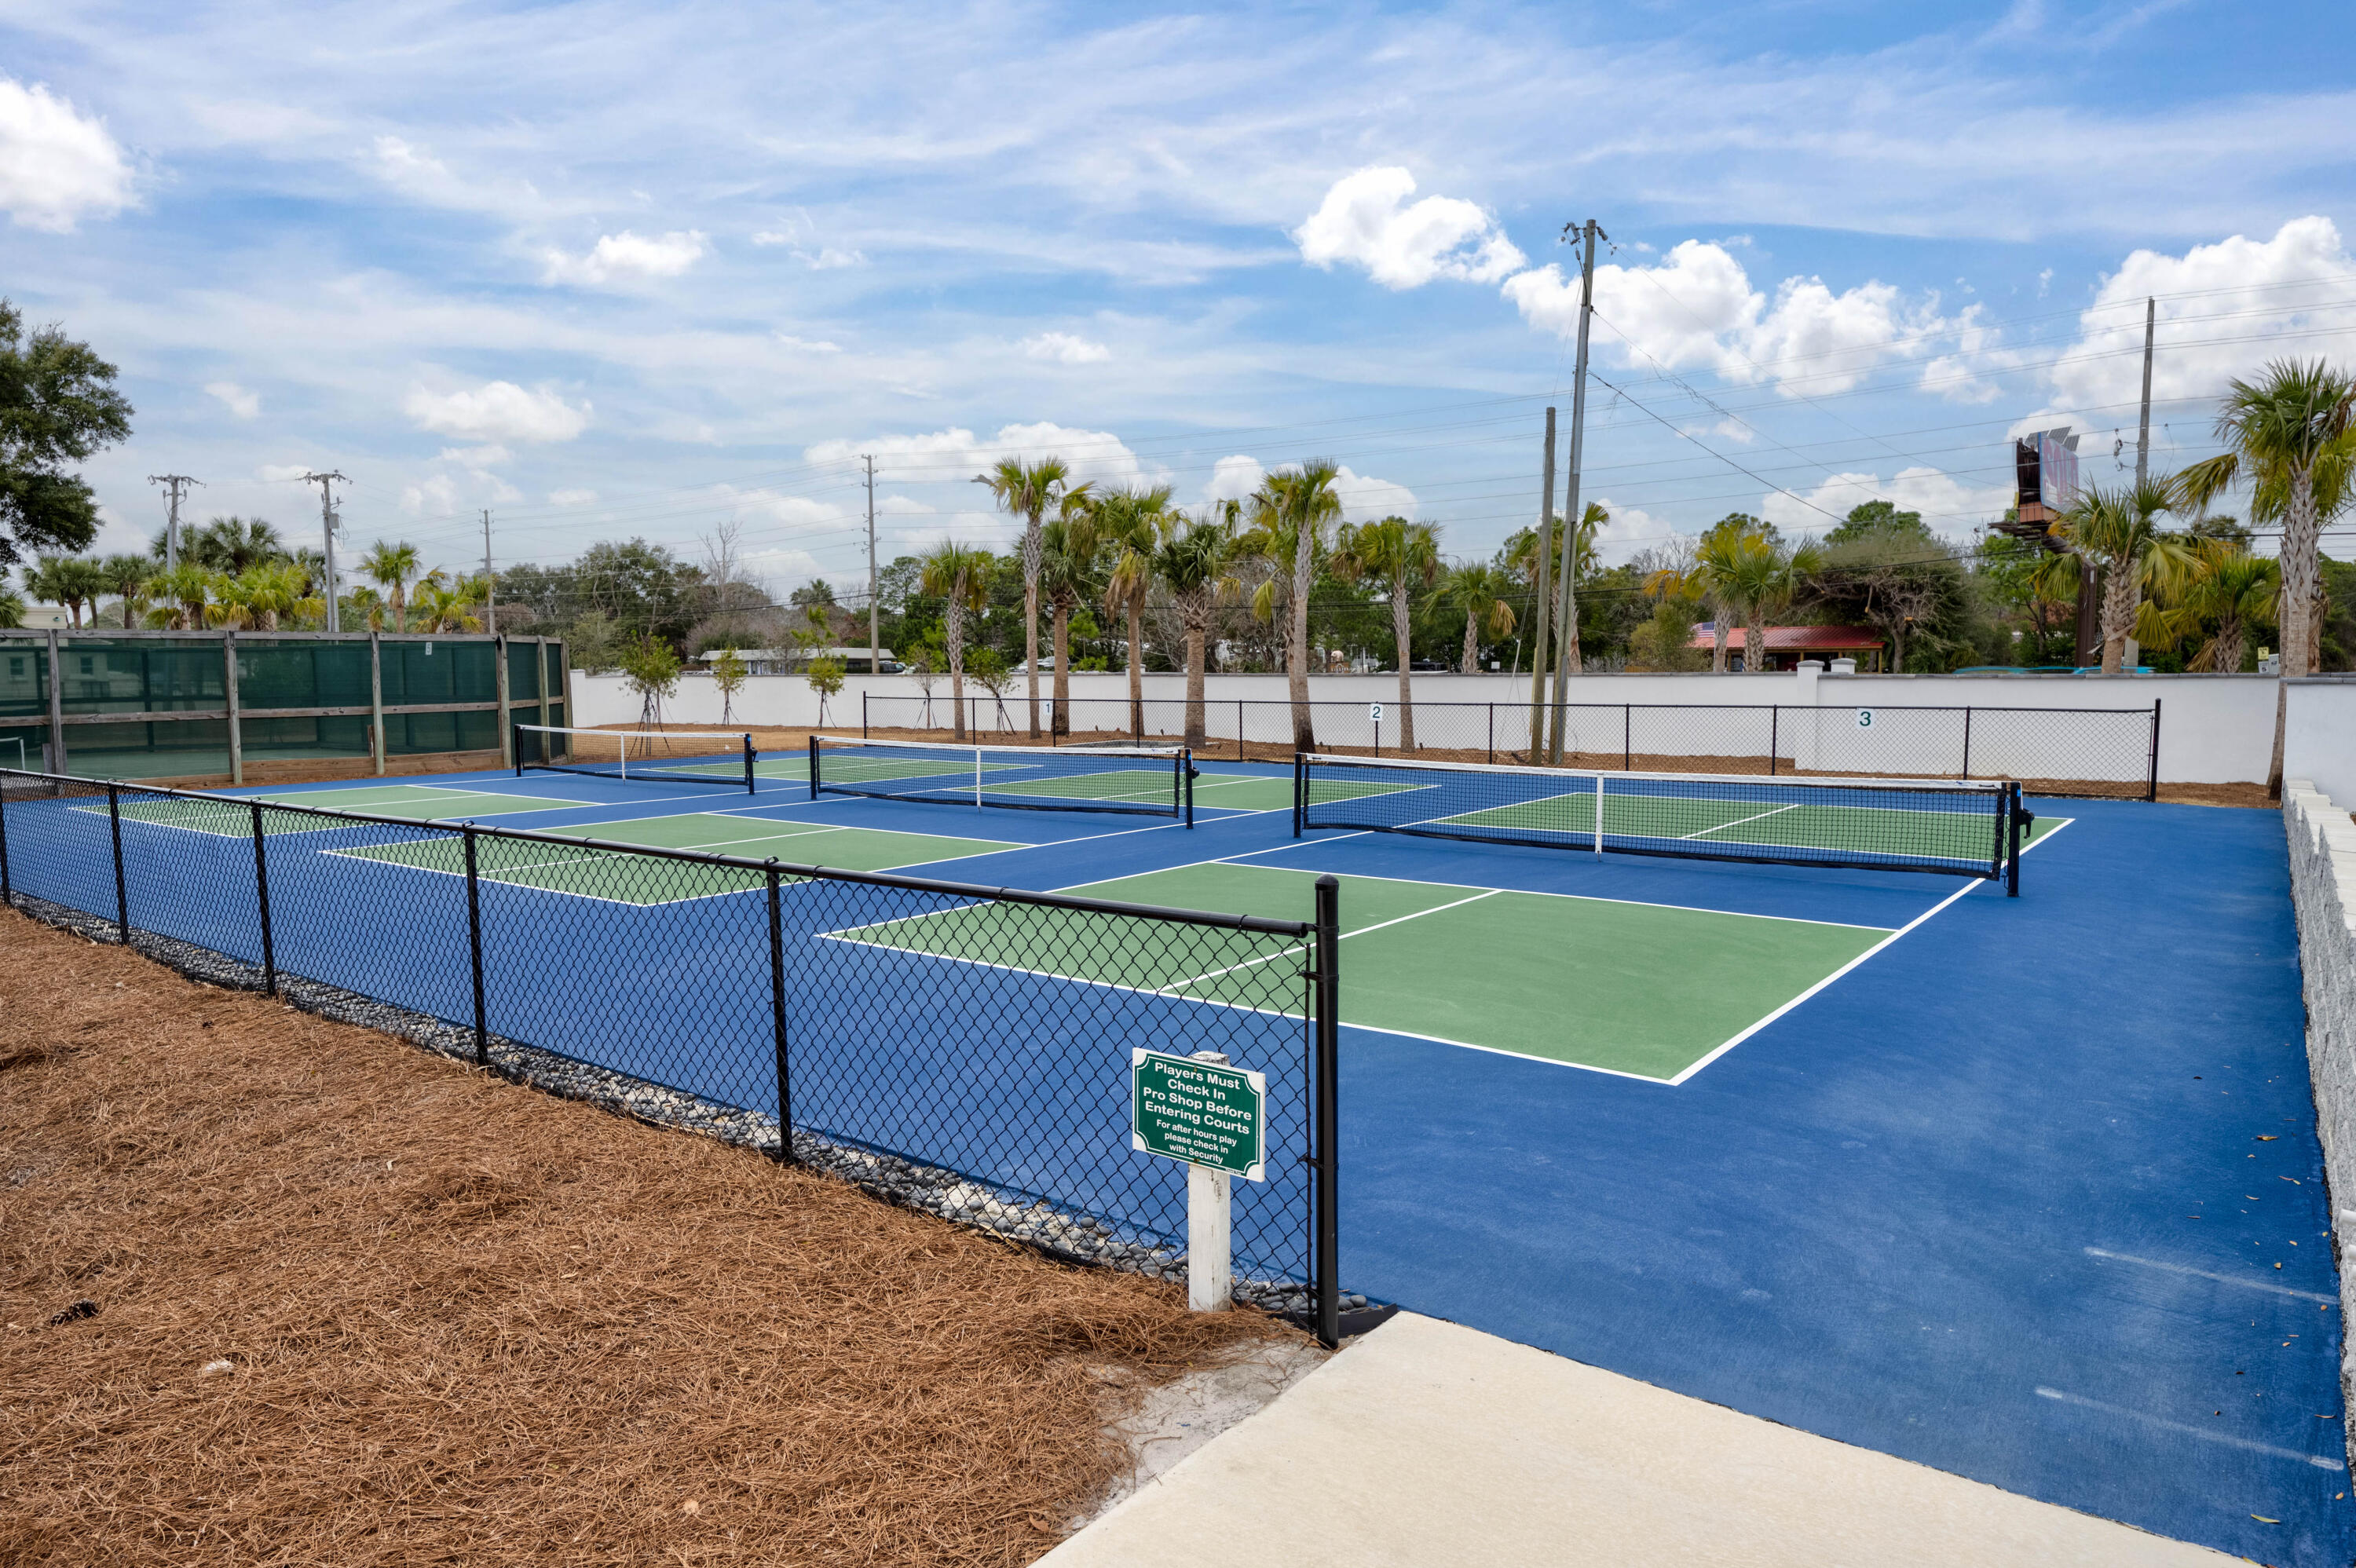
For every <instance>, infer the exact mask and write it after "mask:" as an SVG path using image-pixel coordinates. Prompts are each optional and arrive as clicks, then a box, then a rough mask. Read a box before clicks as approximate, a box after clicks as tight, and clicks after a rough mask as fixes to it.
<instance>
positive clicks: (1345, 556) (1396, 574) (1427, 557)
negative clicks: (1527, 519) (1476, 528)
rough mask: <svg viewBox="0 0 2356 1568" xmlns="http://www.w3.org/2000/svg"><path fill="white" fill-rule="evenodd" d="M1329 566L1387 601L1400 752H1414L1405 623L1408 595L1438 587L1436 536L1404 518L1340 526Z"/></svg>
mask: <svg viewBox="0 0 2356 1568" xmlns="http://www.w3.org/2000/svg"><path fill="white" fill-rule="evenodd" d="M1339 547H1340V548H1339V549H1337V550H1336V552H1335V554H1334V558H1333V562H1334V566H1335V568H1336V570H1337V571H1339V572H1340V573H1341V575H1342V576H1344V577H1345V578H1349V579H1352V580H1354V581H1355V580H1357V579H1361V578H1370V579H1373V580H1375V581H1378V582H1380V583H1381V584H1382V585H1383V587H1384V588H1385V589H1386V590H1387V591H1388V592H1389V595H1390V610H1391V640H1392V643H1393V644H1394V645H1395V646H1396V647H1397V648H1398V692H1399V694H1398V707H1399V749H1400V750H1401V751H1407V752H1412V751H1414V750H1415V698H1414V690H1413V688H1412V687H1411V685H1410V684H1409V682H1408V666H1409V665H1410V664H1411V663H1413V662H1414V645H1413V644H1414V639H1413V638H1412V637H1411V636H1410V635H1408V620H1409V618H1410V617H1411V616H1412V614H1413V613H1414V604H1415V601H1414V598H1413V592H1412V591H1413V590H1415V589H1419V588H1420V589H1424V590H1427V591H1429V590H1430V588H1431V586H1432V585H1433V584H1434V583H1436V582H1438V581H1440V530H1439V529H1438V528H1433V527H1432V526H1431V525H1430V523H1410V522H1408V520H1407V519H1406V518H1405V517H1385V518H1383V519H1382V520H1381V521H1380V522H1374V523H1362V524H1355V525H1354V524H1344V526H1343V528H1342V534H1341V539H1340V540H1339Z"/></svg>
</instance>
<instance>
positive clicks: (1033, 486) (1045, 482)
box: [973, 457, 1088, 741]
mask: <svg viewBox="0 0 2356 1568" xmlns="http://www.w3.org/2000/svg"><path fill="white" fill-rule="evenodd" d="M973 482H974V483H975V484H977V485H988V486H989V487H990V493H991V496H993V497H995V498H996V500H997V502H998V505H999V507H1000V509H1001V510H1002V511H1005V512H1008V513H1011V514H1012V515H1013V516H1016V517H1021V518H1022V519H1023V672H1024V674H1025V676H1026V677H1027V678H1028V680H1029V682H1030V690H1031V738H1032V739H1033V740H1034V741H1035V740H1037V739H1038V738H1039V567H1040V562H1041V560H1042V558H1043V554H1044V548H1045V547H1044V541H1043V539H1042V538H1041V532H1040V530H1041V529H1042V528H1044V526H1045V520H1046V517H1047V514H1048V513H1049V512H1050V511H1052V510H1055V508H1056V507H1060V506H1061V505H1062V503H1063V501H1064V498H1065V497H1066V496H1067V495H1085V494H1086V493H1087V488H1088V487H1087V485H1074V484H1073V483H1072V473H1071V470H1070V469H1069V468H1068V467H1066V465H1065V463H1064V460H1063V459H1062V458H1060V457H1044V458H1041V459H1040V460H1039V461H1038V462H1036V463H1025V462H1023V460H1022V459H1021V458H1019V457H1001V458H1000V459H999V460H998V465H997V466H996V467H994V468H992V469H991V471H990V472H989V473H987V474H977V475H974V476H973Z"/></svg>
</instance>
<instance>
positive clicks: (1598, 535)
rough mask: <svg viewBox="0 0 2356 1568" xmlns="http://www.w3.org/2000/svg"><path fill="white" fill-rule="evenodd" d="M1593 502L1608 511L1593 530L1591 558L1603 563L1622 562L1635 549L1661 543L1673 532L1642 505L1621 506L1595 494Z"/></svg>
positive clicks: (1623, 562) (1624, 562) (1622, 563)
mask: <svg viewBox="0 0 2356 1568" xmlns="http://www.w3.org/2000/svg"><path fill="white" fill-rule="evenodd" d="M1595 504H1596V505H1597V506H1599V507H1602V508H1603V509H1604V510H1605V511H1606V512H1608V513H1610V514H1611V517H1610V520H1609V521H1607V522H1606V523H1605V524H1604V525H1603V526H1602V527H1601V528H1598V529H1596V530H1595V559H1596V560H1600V561H1601V562H1602V563H1603V564H1604V565H1606V566H1624V565H1626V564H1627V563H1628V561H1629V560H1630V558H1632V557H1633V556H1634V555H1635V553H1636V552H1637V551H1638V550H1640V549H1645V548H1646V547H1648V546H1652V545H1657V544H1659V543H1661V542H1662V540H1663V539H1665V537H1666V536H1667V535H1669V534H1670V533H1672V532H1673V531H1675V530H1673V529H1672V528H1670V527H1669V525H1668V523H1667V522H1666V521H1665V520H1664V519H1662V518H1660V517H1655V516H1654V515H1653V514H1652V513H1650V512H1648V511H1646V510H1644V507H1623V506H1622V505H1621V504H1620V503H1618V502H1616V501H1614V500H1613V499H1612V497H1611V496H1597V497H1595Z"/></svg>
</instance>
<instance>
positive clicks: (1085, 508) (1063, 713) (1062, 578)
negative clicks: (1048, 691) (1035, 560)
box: [1039, 491, 1168, 735]
mask: <svg viewBox="0 0 2356 1568" xmlns="http://www.w3.org/2000/svg"><path fill="white" fill-rule="evenodd" d="M1163 494H1164V495H1165V496H1166V495H1167V494H1168V492H1167V491H1165V492H1163ZM1091 499H1092V498H1091V497H1090V496H1087V495H1086V494H1085V493H1083V494H1076V495H1066V496H1065V497H1064V499H1063V501H1062V503H1061V504H1060V506H1059V507H1057V511H1058V514H1059V515H1058V516H1057V517H1055V520H1054V521H1052V522H1049V523H1048V524H1046V525H1045V526H1044V528H1041V529H1040V530H1039V586H1040V591H1041V592H1043V593H1044V594H1045V595H1046V597H1047V603H1048V604H1049V605H1050V606H1051V607H1052V608H1053V610H1054V613H1055V634H1054V638H1053V645H1054V647H1055V704H1054V713H1053V716H1052V718H1051V719H1050V723H1051V724H1052V725H1053V727H1054V730H1055V733H1056V734H1058V735H1068V734H1070V733H1071V732H1072V612H1073V611H1075V610H1076V609H1078V608H1079V607H1080V605H1081V604H1082V603H1084V602H1086V600H1087V598H1088V596H1089V595H1090V594H1092V593H1094V592H1096V572H1097V558H1098V556H1099V555H1100V554H1102V553H1103V549H1104V546H1103V536H1102V534H1101V532H1100V531H1099V530H1098V526H1097V508H1096V507H1094V506H1092V505H1091V504H1090V502H1091Z"/></svg>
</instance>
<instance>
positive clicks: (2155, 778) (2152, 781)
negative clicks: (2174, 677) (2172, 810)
mask: <svg viewBox="0 0 2356 1568" xmlns="http://www.w3.org/2000/svg"><path fill="white" fill-rule="evenodd" d="M2143 797H2144V799H2146V800H2158V798H2159V699H2158V698H2157V697H2155V698H2153V699H2151V763H2150V765H2149V767H2147V769H2146V770H2145V772H2144V777H2143Z"/></svg>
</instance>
